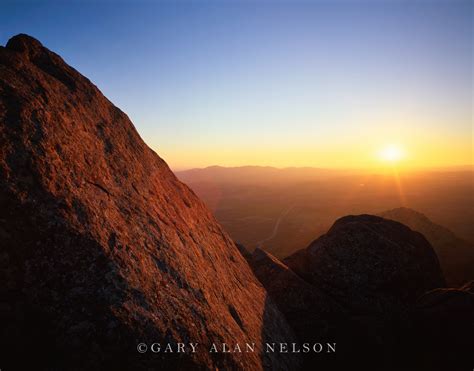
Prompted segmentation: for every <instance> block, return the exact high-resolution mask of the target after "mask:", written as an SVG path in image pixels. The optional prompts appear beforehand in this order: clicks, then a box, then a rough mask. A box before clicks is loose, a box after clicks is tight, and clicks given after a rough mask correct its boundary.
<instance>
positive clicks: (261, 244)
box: [256, 205, 295, 248]
mask: <svg viewBox="0 0 474 371" xmlns="http://www.w3.org/2000/svg"><path fill="white" fill-rule="evenodd" d="M294 208H295V205H292V206H290V207H288V208H286V209H285V210H283V211H282V212H281V214H280V216H279V217H278V219H277V220H276V222H275V225H274V226H273V230H272V233H270V235H268V237H266V238H264V239H263V240H260V241H258V242H257V244H256V245H257V247H258V248H262V246H263V244H264V243H265V242H268V241H270V240H272V239H273V238H275V236H276V235H277V233H278V228H280V224H281V222H282V221H283V219H284V218H285V217H286V216H287V215H288V214H289V213H290V211H291V210H293V209H294Z"/></svg>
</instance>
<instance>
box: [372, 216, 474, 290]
mask: <svg viewBox="0 0 474 371" xmlns="http://www.w3.org/2000/svg"><path fill="white" fill-rule="evenodd" d="M380 216H381V217H383V218H386V219H391V220H395V221H397V222H400V223H403V224H405V225H406V226H408V227H410V228H411V229H413V230H414V231H417V232H420V233H421V234H422V235H423V236H425V237H426V239H427V240H428V241H429V243H430V244H431V245H432V246H433V249H434V250H435V252H436V255H438V259H439V262H440V264H441V269H442V270H443V274H444V276H445V278H446V281H447V283H448V285H449V286H453V287H456V286H461V285H463V284H464V283H466V282H468V281H470V280H473V279H474V246H473V245H472V244H471V243H469V242H468V241H465V240H463V239H461V238H459V237H457V236H456V235H455V234H454V233H453V232H452V231H450V230H449V229H447V228H445V227H443V226H440V225H438V224H436V223H433V222H432V221H431V220H430V219H428V218H427V217H426V216H425V215H424V214H422V213H419V212H417V211H415V210H412V209H409V208H406V207H400V208H397V209H392V210H388V211H385V212H383V213H381V214H380Z"/></svg>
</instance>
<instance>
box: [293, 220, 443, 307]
mask: <svg viewBox="0 0 474 371" xmlns="http://www.w3.org/2000/svg"><path fill="white" fill-rule="evenodd" d="M284 263H285V264H286V265H288V266H289V267H290V268H291V269H292V270H293V271H294V272H295V273H297V274H298V275H300V276H301V277H303V278H305V279H306V280H307V281H308V282H310V283H312V284H313V285H316V286H317V287H319V288H321V289H323V290H324V291H328V292H331V293H332V295H333V296H334V297H335V298H337V300H338V301H339V302H341V304H343V305H344V306H347V307H348V308H351V310H352V311H354V312H359V311H361V312H367V313H370V312H373V313H381V312H387V311H392V310H394V309H396V308H400V309H402V308H403V307H405V306H406V305H407V304H410V303H412V302H414V301H415V300H416V299H417V298H418V297H419V296H420V295H421V294H422V293H424V292H426V291H428V290H431V289H433V288H437V287H442V286H444V285H445V282H444V278H443V275H442V273H441V269H440V267H439V263H438V259H437V257H436V254H435V252H434V251H433V249H432V247H431V246H430V244H429V242H428V241H427V240H426V239H425V238H424V237H423V236H422V235H421V234H420V233H418V232H414V231H412V230H411V229H410V228H408V227H406V226H404V225H403V224H401V223H398V222H394V221H391V220H387V219H383V218H380V217H377V216H373V215H359V216H345V217H343V218H340V219H338V220H337V221H336V222H335V223H334V225H333V226H332V227H331V228H330V229H329V231H328V232H327V233H326V234H325V235H323V236H321V237H320V238H318V239H317V240H315V241H314V242H312V243H311V244H310V245H309V246H308V247H307V248H306V249H304V250H300V251H298V252H296V253H295V254H293V255H291V256H290V257H288V258H286V259H285V260H284Z"/></svg>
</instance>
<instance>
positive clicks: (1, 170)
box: [0, 35, 295, 370]
mask: <svg viewBox="0 0 474 371" xmlns="http://www.w3.org/2000/svg"><path fill="white" fill-rule="evenodd" d="M0 236H1V250H0V267H1V269H0V277H1V278H0V280H1V286H0V290H1V292H0V298H1V299H0V300H1V301H2V302H3V303H2V306H1V311H0V316H1V318H0V319H1V326H0V328H1V329H0V334H1V341H2V344H1V346H2V354H5V358H4V357H3V356H2V366H1V367H2V369H3V368H5V369H8V366H7V365H8V364H9V362H10V363H11V364H12V365H14V368H15V369H19V368H21V365H22V362H26V360H25V359H26V358H34V359H35V362H36V365H35V369H43V368H47V369H87V370H99V369H101V370H103V369H112V368H114V369H128V370H140V369H153V368H154V369H191V368H194V369H204V368H206V369H213V370H214V369H248V370H261V369H264V368H273V369H294V367H295V361H294V360H293V359H292V358H290V357H288V355H285V354H279V355H277V354H272V353H263V352H261V351H260V348H259V345H260V344H262V343H263V342H265V341H269V342H292V341H294V340H293V336H292V332H291V330H290V329H289V327H288V325H287V324H286V322H285V320H284V318H283V317H282V315H281V314H280V312H279V311H278V309H277V308H276V306H275V305H273V304H272V302H271V300H269V298H268V297H267V294H266V292H265V290H264V289H263V288H262V286H261V285H260V283H259V282H258V281H257V280H256V278H255V277H254V275H253V274H252V272H251V270H250V268H249V267H248V264H247V263H246V261H245V260H244V258H243V257H242V256H241V255H240V253H239V252H238V250H237V248H236V246H235V244H234V243H233V242H232V241H231V240H230V238H229V237H228V235H227V234H226V233H225V232H224V231H223V230H222V228H221V227H220V226H219V224H218V223H217V222H216V221H215V219H214V217H213V216H212V215H211V214H210V212H209V211H208V210H207V209H206V207H205V206H204V205H203V203H202V202H201V201H200V200H199V199H198V198H197V197H196V196H195V195H194V193H193V192H192V191H191V190H190V189H189V188H188V187H187V186H185V185H184V184H182V183H181V182H180V181H178V180H177V178H176V177H175V176H174V175H173V173H172V172H171V171H170V169H169V168H168V166H167V164H166V163H165V162H164V161H163V160H162V159H161V158H160V157H159V156H158V155H157V154H156V153H154V152H153V151H152V150H151V149H150V148H149V147H148V146H147V145H146V144H145V143H144V142H143V140H142V139H141V138H140V136H139V135H138V133H137V131H136V130H135V128H134V127H133V125H132V123H131V122H130V120H129V119H128V117H127V116H126V115H125V114H124V113H123V112H122V111H120V110H119V109H118V108H117V107H115V106H114V105H113V104H112V103H111V102H110V101H108V100H107V99H106V98H105V97H104V96H103V95H102V94H101V93H100V91H99V90H98V89H97V88H96V87H95V86H94V85H93V84H92V83H91V82H90V81H89V80H88V79H87V78H85V77H84V76H82V75H81V74H80V73H78V72H77V71H76V70H74V69H73V68H71V67H70V66H68V65H67V64H66V63H65V62H64V61H63V60H62V59H61V57H59V56H58V55H56V54H54V53H53V52H51V51H49V50H48V49H46V48H44V47H43V46H42V45H41V44H40V43H39V42H38V41H37V40H35V39H33V38H31V37H29V36H26V35H18V36H16V37H14V38H12V39H11V40H10V41H9V42H8V44H7V45H6V47H0ZM250 309H251V310H250ZM141 342H143V343H146V344H148V345H150V344H151V343H153V342H156V343H172V344H176V343H178V342H184V343H188V342H194V343H199V347H200V348H199V349H200V350H198V351H197V352H196V353H189V352H187V353H182V354H178V353H176V352H175V353H172V354H170V353H168V354H163V353H155V354H151V353H150V352H149V351H148V352H147V353H145V354H139V353H138V352H137V351H136V347H137V344H138V343H141ZM213 342H215V343H222V342H226V343H231V344H232V343H237V342H239V343H245V342H249V343H252V342H253V343H256V344H257V351H256V352H255V353H243V354H238V353H225V354H223V353H218V354H212V353H209V352H208V351H207V349H206V348H208V347H209V346H210V344H211V343H213ZM25 349H28V352H26V353H25ZM25 355H27V356H28V357H25ZM12 369H13V368H12Z"/></svg>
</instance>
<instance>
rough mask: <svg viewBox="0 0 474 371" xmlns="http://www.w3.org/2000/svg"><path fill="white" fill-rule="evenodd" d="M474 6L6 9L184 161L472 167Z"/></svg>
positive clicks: (0, 8) (158, 146) (8, 17)
mask: <svg viewBox="0 0 474 371" xmlns="http://www.w3.org/2000/svg"><path fill="white" fill-rule="evenodd" d="M472 14H473V12H472V3H471V2H470V1H395V0H392V1H389V0H387V1H356V0H354V1H342V0H341V1H332V2H329V1H305V2H302V1H278V2H276V1H275V2H270V1H260V2H252V1H245V2H238V1H233V2H216V1H193V2H191V1H189V2H188V1H178V2H165V1H161V2H151V1H149V2H112V1H102V2H90V1H81V2H48V1H44V2H39V1H30V2H28V1H23V2H22V1H15V2H10V3H9V2H8V1H7V2H2V4H1V5H0V42H1V43H2V44H3V45H4V44H5V43H6V41H7V40H8V38H9V37H11V36H12V35H14V34H17V33H21V32H23V33H28V34H30V35H32V36H34V37H36V38H38V39H39V40H40V41H41V42H42V43H43V44H44V45H45V46H47V47H49V48H50V49H52V50H54V51H55V52H57V53H58V54H60V55H61V56H63V58H64V59H65V60H66V61H67V62H68V63H70V64H71V65H72V66H74V67H75V68H76V69H78V70H79V71H80V72H81V73H83V74H84V75H86V76H87V77H89V78H90V79H91V80H92V81H93V82H94V83H95V84H96V85H97V86H98V87H99V88H100V89H101V90H102V92H103V93H104V94H105V95H106V96H107V97H108V98H109V99H110V100H111V101H112V102H113V103H115V104H116V105H117V106H119V107H120V108H121V109H122V110H123V111H125V112H126V113H127V114H128V115H129V117H130V118H131V119H132V121H133V122H134V124H135V126H136V127H137V129H138V131H139V132H140V134H141V135H142V137H143V138H144V139H145V141H146V142H147V143H148V144H149V145H150V146H151V147H152V148H153V149H155V150H156V151H157V152H158V153H159V154H160V155H161V156H162V157H163V158H164V159H165V160H166V161H167V162H168V163H169V164H170V166H171V167H172V168H174V169H182V168H190V167H203V166H208V165H224V166H239V165H271V166H278V167H285V166H317V167H346V168H350V167H358V168H364V167H366V168H372V167H374V166H381V163H380V156H379V154H380V151H381V150H383V149H384V148H386V147H387V146H389V145H391V144H392V143H396V144H397V145H399V146H400V147H401V148H403V150H404V156H403V159H402V160H400V163H403V164H404V165H405V166H414V167H425V166H426V167H431V166H457V165H467V164H472V162H473V159H472V156H473V149H472V142H473V136H472V104H473V98H472V84H473V80H472V41H473V40H472Z"/></svg>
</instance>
